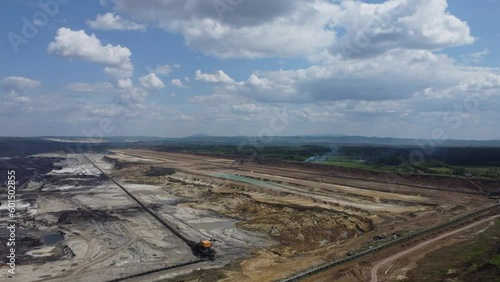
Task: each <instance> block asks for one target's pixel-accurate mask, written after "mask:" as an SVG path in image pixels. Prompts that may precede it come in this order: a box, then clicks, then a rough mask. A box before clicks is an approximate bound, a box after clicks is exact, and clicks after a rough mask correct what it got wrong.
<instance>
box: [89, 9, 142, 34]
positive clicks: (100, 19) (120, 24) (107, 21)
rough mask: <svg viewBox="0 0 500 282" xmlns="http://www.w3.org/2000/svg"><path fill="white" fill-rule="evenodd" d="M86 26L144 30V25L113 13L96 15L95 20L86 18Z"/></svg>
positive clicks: (106, 28)
mask: <svg viewBox="0 0 500 282" xmlns="http://www.w3.org/2000/svg"><path fill="white" fill-rule="evenodd" d="M86 23H87V25H88V26H90V27H91V28H93V29H103V30H144V29H146V26H145V25H143V24H138V23H135V22H133V21H130V20H127V19H124V18H122V17H121V16H120V15H116V14H115V13H111V12H109V13H106V14H104V15H97V16H96V19H95V20H86Z"/></svg>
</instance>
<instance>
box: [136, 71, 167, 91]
mask: <svg viewBox="0 0 500 282" xmlns="http://www.w3.org/2000/svg"><path fill="white" fill-rule="evenodd" d="M139 82H140V83H141V85H142V86H143V87H144V88H146V89H148V90H160V89H163V88H165V84H164V83H163V81H161V79H159V78H158V77H157V76H156V74H155V73H150V74H148V75H145V76H141V77H139Z"/></svg>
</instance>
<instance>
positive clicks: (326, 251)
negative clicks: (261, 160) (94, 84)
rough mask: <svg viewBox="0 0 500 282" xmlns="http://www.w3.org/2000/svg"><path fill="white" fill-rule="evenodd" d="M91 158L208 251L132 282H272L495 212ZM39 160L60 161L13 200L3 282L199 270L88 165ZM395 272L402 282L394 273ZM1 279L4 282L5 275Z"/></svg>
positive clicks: (226, 166)
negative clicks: (12, 245)
mask: <svg viewBox="0 0 500 282" xmlns="http://www.w3.org/2000/svg"><path fill="white" fill-rule="evenodd" d="M87 156H88V157H89V158H90V159H91V160H92V162H94V163H95V164H96V165H97V166H98V167H99V168H100V169H101V170H103V171H104V172H105V173H106V174H110V175H111V176H113V178H114V179H116V180H117V181H119V182H120V183H122V184H123V186H125V187H126V188H127V189H128V190H129V191H130V192H131V193H133V194H134V195H135V196H136V197H137V198H139V199H140V200H141V202H143V203H144V204H146V205H148V206H149V207H150V208H151V209H153V210H154V211H155V212H156V213H157V214H159V215H160V216H162V217H163V218H165V219H167V220H168V221H170V222H172V223H174V225H175V226H176V227H177V228H178V229H179V230H180V231H181V232H182V233H183V234H185V235H186V236H187V237H189V238H192V240H193V241H197V240H200V239H204V238H206V239H213V240H214V248H215V249H216V250H217V252H218V259H217V260H216V261H213V262H204V263H201V264H199V265H193V266H189V267H184V268H181V269H176V270H172V271H166V272H161V273H156V274H153V275H149V276H147V277H141V278H136V279H132V280H131V281H156V280H162V279H166V278H172V277H175V276H178V275H181V274H189V273H190V272H191V271H193V270H196V269H213V268H219V270H218V271H219V272H222V273H223V274H224V276H225V277H226V279H225V281H273V280H276V279H280V278H283V277H286V276H289V275H291V274H293V273H295V272H298V271H300V270H303V269H307V268H309V267H311V266H314V265H319V264H321V263H324V262H327V261H331V260H333V259H337V258H340V257H343V256H345V255H346V253H347V252H349V251H357V250H362V249H366V248H369V246H372V245H374V244H376V243H377V242H376V241H374V237H375V236H378V235H383V237H388V238H389V239H385V240H390V237H391V234H405V233H407V232H411V231H413V230H417V229H420V228H423V227H426V226H428V225H430V224H435V223H438V222H443V221H445V220H447V219H449V218H451V217H455V216H457V215H459V214H462V213H465V212H468V211H471V210H474V209H475V208H479V207H483V206H485V205H488V204H490V203H491V200H488V199H486V198H485V197H483V196H480V195H473V194H464V193H460V192H459V191H457V192H454V191H443V190H436V189H431V188H415V187H410V186H406V185H402V184H398V183H379V182H373V181H370V180H369V179H364V178H360V179H346V178H342V177H339V176H331V175H328V174H323V173H320V172H314V171H298V170H297V169H296V168H294V167H290V168H287V167H283V166H280V167H273V166H269V165H267V166H260V165H257V164H244V165H235V162H234V160H232V159H227V158H214V157H206V156H194V155H189V154H179V153H164V152H151V151H141V150H116V151H114V152H113V154H108V155H103V154H90V155H87ZM38 157H39V158H42V157H43V158H58V160H57V161H55V164H54V165H55V167H54V169H52V170H50V171H49V172H48V173H47V174H46V175H45V176H44V177H43V180H39V179H37V180H36V181H35V180H34V181H33V182H32V183H29V185H28V186H27V187H26V188H25V189H24V190H23V191H20V192H19V197H20V198H19V203H20V205H19V207H20V216H21V217H22V219H23V220H22V224H21V227H22V228H23V229H24V230H25V231H24V233H23V238H24V237H26V238H27V239H29V240H27V241H26V242H27V243H26V245H25V246H23V247H21V248H19V250H18V252H19V253H18V254H19V256H21V257H22V260H23V261H22V262H23V263H20V264H19V265H18V269H17V270H18V275H16V276H15V277H14V278H12V279H11V280H10V281H23V282H24V281H107V280H111V279H114V278H118V277H123V276H127V275H132V274H136V273H140V272H144V271H147V270H153V269H158V268H160V267H164V266H166V265H174V264H176V263H180V262H187V261H191V260H193V259H195V256H194V255H193V254H192V252H191V250H190V248H189V247H188V246H187V245H186V244H185V243H184V242H183V241H182V240H180V239H179V238H178V237H176V236H175V235H174V234H173V233H171V232H170V231H169V230H167V229H166V228H165V227H164V226H162V225H161V224H159V222H158V221H157V220H155V219H154V218H153V217H152V216H151V215H149V214H147V213H146V212H145V211H144V210H142V209H141V208H140V207H139V206H138V205H137V204H136V203H135V202H134V201H132V200H131V198H130V197H128V196H127V195H126V194H125V193H124V192H123V191H122V190H121V189H120V188H119V187H118V186H117V185H115V184H114V183H112V182H111V181H109V180H108V179H107V178H106V177H103V176H102V175H101V172H100V171H99V170H98V169H96V168H95V167H94V166H93V165H92V163H90V162H89V161H87V159H86V158H85V157H84V156H82V155H63V154H45V155H43V156H42V155H39V156H38ZM153 168H155V169H153ZM158 168H161V169H158ZM162 169H163V170H162ZM434 185H435V184H434ZM460 189H464V188H463V187H462V188H460ZM443 199H446V200H443ZM4 225H5V218H3V219H0V228H3V227H4ZM52 233H58V234H59V233H60V234H62V235H63V236H62V239H61V240H60V241H58V242H54V243H52V244H47V243H44V242H40V240H41V239H42V238H41V236H42V235H41V234H52ZM0 236H2V234H0ZM19 239H21V237H19ZM231 262H238V263H237V264H238V266H237V267H236V269H235V267H234V266H232V267H231V268H227V267H225V265H227V264H228V263H231ZM365 268H366V267H365ZM365 268H362V267H361V268H360V267H359V266H357V265H351V266H346V267H345V268H342V269H341V270H339V271H340V272H341V275H340V274H339V273H340V272H336V273H335V274H332V275H334V276H333V277H336V278H338V280H339V281H366V279H368V278H369V273H367V270H366V269H365ZM391 269H393V270H394V272H393V273H397V271H396V270H398V269H400V268H399V267H396V266H392V267H391ZM329 275H330V274H329ZM398 275H400V274H398ZM325 277H329V278H330V279H331V277H332V276H325ZM396 277H397V276H396ZM4 279H7V275H6V272H3V273H2V274H0V280H2V281H3V280H4ZM196 279H197V278H196V277H194V276H193V278H192V281H196ZM321 279H323V278H321ZM324 279H326V278H324ZM342 279H344V280H342ZM363 279H365V280H363ZM187 281H191V280H189V279H188V280H187ZM311 281H312V280H311ZM323 281H331V280H323Z"/></svg>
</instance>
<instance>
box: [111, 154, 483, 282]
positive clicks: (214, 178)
mask: <svg viewBox="0 0 500 282" xmlns="http://www.w3.org/2000/svg"><path fill="white" fill-rule="evenodd" d="M107 157H109V158H111V159H113V160H115V161H117V162H120V163H127V162H135V163H143V164H146V165H151V166H160V167H166V168H173V169H175V170H176V173H175V174H174V175H172V176H170V177H171V179H172V180H175V181H181V182H183V185H185V186H189V185H193V183H194V182H196V181H197V180H198V181H201V182H204V183H208V184H210V185H211V193H228V194H229V195H236V194H238V195H240V194H243V195H246V196H248V197H250V198H251V199H252V200H253V201H258V202H259V203H267V204H272V205H286V206H300V207H305V208H322V209H326V210H331V211H332V212H338V213H340V214H348V215H352V216H356V217H357V218H359V219H364V220H370V221H371V222H372V223H373V224H374V229H373V230H371V231H366V230H365V231H363V232H360V233H355V234H352V233H347V234H349V235H348V236H347V237H346V238H345V239H343V240H333V241H332V240H330V241H328V240H325V241H323V242H321V244H320V246H321V247H316V246H319V245H317V244H311V248H310V250H308V251H304V250H300V251H299V252H297V250H293V247H289V248H288V249H287V250H286V251H284V250H283V248H285V247H283V246H282V248H281V249H279V248H277V247H267V248H258V249H257V250H255V251H254V255H253V256H252V257H250V258H247V259H246V260H244V261H243V262H242V263H241V271H239V272H234V271H228V272H227V276H228V278H227V279H226V281H235V280H241V281H272V280H275V279H279V278H283V277H286V276H288V275H290V274H292V273H295V272H297V271H300V270H302V269H306V268H308V267H311V266H314V265H318V264H321V263H323V262H325V261H330V260H333V259H336V258H340V257H343V256H345V254H346V253H347V252H348V251H356V250H362V249H364V248H368V247H369V246H370V245H373V244H376V243H377V242H375V241H373V237H374V236H376V235H381V234H389V235H390V234H393V233H397V234H405V233H408V232H411V231H414V230H417V229H420V228H424V227H426V226H428V225H430V224H435V223H439V222H443V221H445V220H447V219H449V218H451V217H454V216H457V215H459V214H462V213H465V212H468V211H472V210H473V209H475V208H479V207H482V206H484V205H488V204H490V202H491V200H488V199H486V198H485V197H483V196H480V195H472V194H464V193H461V191H459V190H460V189H457V192H453V191H443V190H438V189H432V187H429V188H415V187H411V186H406V185H402V184H398V183H379V182H373V181H370V180H365V179H362V178H360V179H355V180H350V179H345V178H342V177H335V176H329V175H323V174H319V173H311V172H304V171H297V170H296V169H294V168H290V169H287V168H286V167H285V168H284V167H282V166H281V167H279V168H277V167H276V168H273V167H272V166H259V165H255V164H244V165H235V164H234V160H231V159H224V158H213V157H206V156H193V155H189V154H179V153H164V152H150V151H141V150H126V151H121V150H118V151H114V154H113V155H109V156H107ZM198 184H199V183H198ZM433 185H435V183H434V184H433ZM461 189H462V188H461ZM191 190H192V189H191ZM191 190H190V189H184V190H179V189H177V190H175V193H178V194H183V195H185V196H190V197H191V198H194V199H196V198H203V197H206V195H203V193H195V192H193V191H191ZM232 197H233V198H234V197H235V196H232ZM205 199H208V200H209V202H210V203H205V204H192V205H191V206H192V207H198V208H204V209H211V210H215V211H217V212H219V213H226V214H231V215H233V216H234V215H240V216H241V215H242V211H241V210H239V211H238V212H239V213H236V214H235V213H234V212H235V211H234V210H232V209H231V208H228V206H227V205H228V203H227V202H225V201H223V200H220V199H218V198H217V199H216V197H213V196H212V197H209V198H205ZM234 199H236V198H234ZM442 199H446V201H443V200H442ZM221 205H222V208H221ZM238 205H240V206H245V207H246V206H247V205H248V204H247V203H246V202H240V203H239V204H238ZM261 205H262V204H261ZM214 206H215V207H214ZM248 220H250V221H249V222H250V225H251V224H252V222H253V221H252V220H251V219H249V218H246V221H244V222H248ZM277 220H281V219H277ZM348 225H349V224H347V225H346V226H344V227H343V228H345V230H349V229H348ZM257 228H261V229H263V230H265V229H264V226H262V224H260V226H257ZM278 229H279V228H278ZM268 230H269V231H268V232H272V231H273V230H274V229H272V228H270V229H268ZM332 230H333V229H332ZM335 230H336V231H335V232H341V233H342V232H344V231H341V229H335ZM297 232H298V231H297ZM388 237H390V236H388ZM297 239H298V240H302V238H297ZM278 241H279V240H278ZM315 243H317V242H315ZM279 244H283V242H282V241H281V242H279ZM290 244H292V245H293V244H295V242H290ZM285 249H286V248H285ZM350 277H351V278H352V276H350ZM346 281H349V280H346ZM359 281H363V280H359Z"/></svg>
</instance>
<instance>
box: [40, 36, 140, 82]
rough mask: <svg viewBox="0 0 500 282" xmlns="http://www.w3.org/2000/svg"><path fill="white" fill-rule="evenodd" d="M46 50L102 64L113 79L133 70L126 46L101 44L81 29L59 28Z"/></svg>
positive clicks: (118, 78)
mask: <svg viewBox="0 0 500 282" xmlns="http://www.w3.org/2000/svg"><path fill="white" fill-rule="evenodd" d="M47 50H48V52H49V53H52V54H56V55H60V56H64V57H68V58H72V59H79V60H84V61H88V62H92V63H96V64H100V65H103V66H105V68H104V72H105V73H106V74H108V75H109V76H110V77H111V78H113V79H115V80H122V79H127V78H130V77H131V76H132V73H133V70H134V67H133V65H132V63H131V62H130V56H131V55H132V53H131V52H130V50H129V49H128V48H127V47H122V46H120V45H116V46H113V45H111V44H107V45H103V44H102V43H101V41H100V40H99V39H98V38H97V37H96V36H95V35H94V34H91V35H88V34H86V33H85V31H83V30H78V31H74V30H71V29H69V28H65V27H62V28H60V29H59V30H58V31H57V35H56V37H55V40H54V41H53V42H51V43H50V44H49V46H48V49H47Z"/></svg>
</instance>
